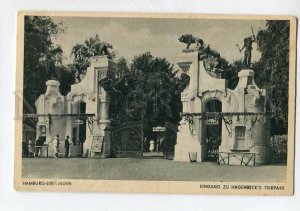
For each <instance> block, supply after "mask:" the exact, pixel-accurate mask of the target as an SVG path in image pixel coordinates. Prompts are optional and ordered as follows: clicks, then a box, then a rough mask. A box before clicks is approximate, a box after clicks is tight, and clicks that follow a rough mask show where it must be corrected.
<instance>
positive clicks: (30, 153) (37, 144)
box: [22, 137, 44, 157]
mask: <svg viewBox="0 0 300 211" xmlns="http://www.w3.org/2000/svg"><path fill="white" fill-rule="evenodd" d="M43 145H44V138H43V137H38V138H37V139H36V140H35V141H34V140H33V139H32V138H31V137H30V138H29V140H28V141H27V142H26V141H25V140H24V141H23V142H22V156H23V157H38V156H40V154H41V153H42V148H43Z"/></svg>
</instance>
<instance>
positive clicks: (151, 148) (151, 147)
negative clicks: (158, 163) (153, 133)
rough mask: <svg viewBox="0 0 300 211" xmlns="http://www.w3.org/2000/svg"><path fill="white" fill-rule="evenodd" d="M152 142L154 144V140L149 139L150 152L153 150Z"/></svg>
mask: <svg viewBox="0 0 300 211" xmlns="http://www.w3.org/2000/svg"><path fill="white" fill-rule="evenodd" d="M154 144H155V142H154V141H153V140H151V141H150V147H149V151H150V152H153V151H154V147H155V146H154Z"/></svg>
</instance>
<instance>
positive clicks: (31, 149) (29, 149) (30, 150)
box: [28, 137, 34, 157]
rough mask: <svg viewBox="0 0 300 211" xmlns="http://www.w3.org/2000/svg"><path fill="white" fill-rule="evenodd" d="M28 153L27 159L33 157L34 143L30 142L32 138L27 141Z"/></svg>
mask: <svg viewBox="0 0 300 211" xmlns="http://www.w3.org/2000/svg"><path fill="white" fill-rule="evenodd" d="M28 151H29V157H32V156H34V142H33V141H32V138H31V137H30V138H29V141H28Z"/></svg>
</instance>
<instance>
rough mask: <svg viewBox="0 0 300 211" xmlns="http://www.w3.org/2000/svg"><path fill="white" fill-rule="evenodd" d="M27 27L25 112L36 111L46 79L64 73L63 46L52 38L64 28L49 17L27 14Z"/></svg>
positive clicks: (25, 35) (25, 43) (25, 41)
mask: <svg viewBox="0 0 300 211" xmlns="http://www.w3.org/2000/svg"><path fill="white" fill-rule="evenodd" d="M24 31H25V34H24V89H23V91H24V95H23V97H24V100H26V103H24V112H26V113H28V112H34V109H33V108H34V103H35V100H36V98H37V97H38V96H39V95H40V94H42V93H44V92H45V82H46V81H47V80H49V79H59V77H60V75H62V74H61V73H60V69H61V67H62V59H63V50H62V49H61V47H60V46H55V45H54V44H53V42H52V38H53V36H55V35H57V34H58V33H60V32H62V28H61V25H60V24H56V23H54V22H53V20H52V19H51V18H49V17H44V16H25V29H24ZM25 105H27V106H25ZM28 105H29V106H28Z"/></svg>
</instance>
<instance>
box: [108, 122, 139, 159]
mask: <svg viewBox="0 0 300 211" xmlns="http://www.w3.org/2000/svg"><path fill="white" fill-rule="evenodd" d="M143 140H144V132H143V123H142V122H132V123H127V124H126V125H121V126H119V127H116V128H114V129H113V130H112V133H111V155H112V157H118V158H120V157H136V158H142V157H143Z"/></svg>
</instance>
